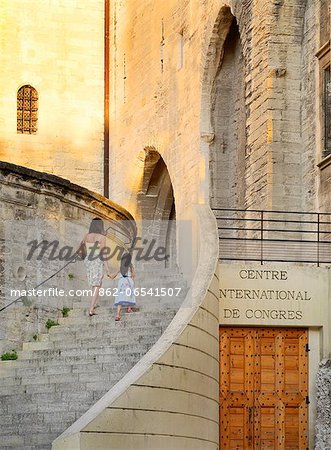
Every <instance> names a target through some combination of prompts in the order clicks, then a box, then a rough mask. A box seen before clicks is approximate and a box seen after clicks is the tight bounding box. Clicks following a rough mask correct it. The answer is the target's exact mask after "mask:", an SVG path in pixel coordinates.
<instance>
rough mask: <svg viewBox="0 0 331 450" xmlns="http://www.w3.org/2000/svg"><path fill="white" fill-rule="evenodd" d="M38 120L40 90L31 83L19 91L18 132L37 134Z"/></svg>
mask: <svg viewBox="0 0 331 450" xmlns="http://www.w3.org/2000/svg"><path fill="white" fill-rule="evenodd" d="M37 122H38V92H37V91H36V89H35V88H33V87H32V86H30V85H25V86H22V87H21V88H20V89H19V90H18V92H17V133H22V134H23V133H24V134H35V133H36V132H37Z"/></svg>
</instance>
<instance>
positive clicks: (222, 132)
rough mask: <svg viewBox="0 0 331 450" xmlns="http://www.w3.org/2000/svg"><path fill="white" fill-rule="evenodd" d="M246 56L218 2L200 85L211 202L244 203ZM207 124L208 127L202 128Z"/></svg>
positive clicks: (214, 204) (231, 205) (235, 205)
mask: <svg viewBox="0 0 331 450" xmlns="http://www.w3.org/2000/svg"><path fill="white" fill-rule="evenodd" d="M245 72H246V61H245V57H244V52H243V45H242V42H241V34H240V31H239V26H238V23H237V19H236V17H235V16H234V15H233V13H232V11H231V9H230V7H229V6H224V7H222V8H221V10H220V12H219V14H218V17H217V19H216V22H215V25H214V27H213V32H212V36H211V39H210V44H209V47H208V52H207V53H206V65H205V71H204V81H203V89H202V108H203V110H204V111H206V113H205V114H203V117H202V122H201V126H202V129H203V130H204V134H207V136H208V143H209V188H210V189H209V192H210V204H211V207H212V208H245V193H246V183H245V172H246V160H245V156H246V104H245V102H246V85H245ZM208 130H209V131H208Z"/></svg>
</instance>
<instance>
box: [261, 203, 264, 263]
mask: <svg viewBox="0 0 331 450" xmlns="http://www.w3.org/2000/svg"><path fill="white" fill-rule="evenodd" d="M263 220H264V217H263V211H261V265H263Z"/></svg>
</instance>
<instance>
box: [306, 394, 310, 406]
mask: <svg viewBox="0 0 331 450" xmlns="http://www.w3.org/2000/svg"><path fill="white" fill-rule="evenodd" d="M309 403H310V400H309V396H308V395H307V397H306V405H309Z"/></svg>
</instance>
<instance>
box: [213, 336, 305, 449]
mask: <svg viewBox="0 0 331 450" xmlns="http://www.w3.org/2000/svg"><path fill="white" fill-rule="evenodd" d="M307 342H308V332H307V330H306V329H292V328H290V329H289V328H286V329H284V328H230V327H221V328H220V450H227V449H231V450H233V449H237V450H246V449H247V450H249V449H254V450H255V449H263V450H271V449H273V450H276V449H277V450H306V449H307V448H308V436H307V435H308V420H307V389H308V358H307Z"/></svg>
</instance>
